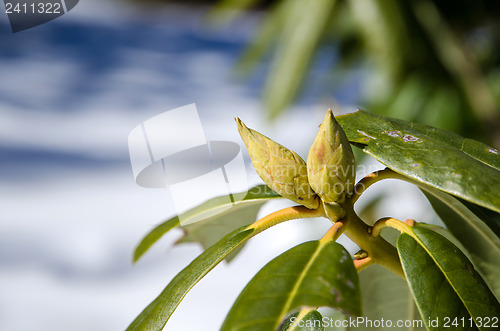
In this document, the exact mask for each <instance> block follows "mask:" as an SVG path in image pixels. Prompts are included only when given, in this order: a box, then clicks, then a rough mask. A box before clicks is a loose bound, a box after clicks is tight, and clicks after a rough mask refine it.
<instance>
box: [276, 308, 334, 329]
mask: <svg viewBox="0 0 500 331" xmlns="http://www.w3.org/2000/svg"><path fill="white" fill-rule="evenodd" d="M323 330H325V328H324V327H323V316H322V315H321V313H320V312H319V311H317V310H316V309H313V308H303V309H301V310H299V311H298V312H296V313H293V314H291V315H290V316H288V317H287V318H286V320H285V322H284V323H283V325H282V326H281V328H280V330H279V331H323Z"/></svg>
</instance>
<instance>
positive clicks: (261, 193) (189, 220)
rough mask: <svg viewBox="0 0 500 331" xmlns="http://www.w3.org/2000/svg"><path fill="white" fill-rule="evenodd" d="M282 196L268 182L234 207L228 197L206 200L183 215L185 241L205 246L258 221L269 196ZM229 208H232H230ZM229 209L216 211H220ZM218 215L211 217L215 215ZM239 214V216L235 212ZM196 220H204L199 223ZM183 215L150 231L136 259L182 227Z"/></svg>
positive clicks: (251, 190)
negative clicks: (258, 216)
mask: <svg viewBox="0 0 500 331" xmlns="http://www.w3.org/2000/svg"><path fill="white" fill-rule="evenodd" d="M276 198H281V196H280V195H278V194H277V193H275V192H274V191H272V190H271V189H269V188H268V187H267V186H266V185H258V186H255V187H253V188H252V189H250V190H249V191H248V193H247V195H246V196H245V198H244V199H242V200H239V201H236V202H235V203H234V206H233V207H231V203H230V202H228V199H227V196H223V197H217V198H213V199H210V200H208V201H206V202H205V203H203V204H201V205H199V206H198V207H195V208H193V209H191V210H189V211H187V212H186V213H184V214H183V215H182V216H181V219H182V220H183V223H186V225H184V226H183V229H184V231H185V234H186V239H181V240H180V242H184V241H197V242H199V243H201V245H202V246H203V248H208V247H210V246H212V245H213V244H214V243H216V242H217V241H218V240H219V239H220V238H222V237H223V236H224V235H225V234H227V233H229V232H231V231H233V230H234V229H236V228H238V227H240V226H243V225H247V224H250V223H252V222H254V221H255V218H256V216H257V213H258V211H259V209H260V208H261V207H262V205H263V204H264V203H266V202H267V201H268V200H269V199H276ZM228 207H231V208H229V209H228ZM220 209H226V210H225V211H223V212H220V213H218V214H216V212H217V210H220ZM214 214H216V215H215V216H211V215H214ZM236 214H237V215H238V216H237V217H235V215H236ZM193 220H200V221H198V222H196V221H193ZM179 225H180V223H179V217H177V216H176V217H173V218H171V219H169V220H167V221H165V222H163V223H161V224H160V225H158V226H157V227H155V228H154V229H153V230H152V231H151V232H150V233H148V234H147V235H146V236H145V237H144V238H143V239H142V240H141V242H140V243H139V245H138V246H137V248H136V249H135V251H134V262H135V261H137V260H138V259H139V258H140V257H141V256H142V255H143V254H144V253H145V252H146V251H147V250H148V249H149V248H150V247H151V246H152V245H153V244H154V243H155V242H156V241H158V240H159V239H160V238H161V237H162V236H163V235H164V234H165V233H167V232H168V231H170V230H171V229H173V228H175V227H177V226H179Z"/></svg>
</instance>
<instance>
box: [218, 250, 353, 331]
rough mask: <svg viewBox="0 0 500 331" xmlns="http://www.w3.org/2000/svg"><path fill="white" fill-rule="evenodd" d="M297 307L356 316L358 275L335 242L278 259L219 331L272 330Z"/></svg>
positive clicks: (257, 279)
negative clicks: (335, 311) (319, 308)
mask: <svg viewBox="0 0 500 331" xmlns="http://www.w3.org/2000/svg"><path fill="white" fill-rule="evenodd" d="M301 306H310V307H320V306H326V307H332V308H336V309H340V310H342V311H344V312H346V313H348V314H352V315H360V313H361V301H360V292H359V281H358V274H357V272H356V269H355V268H354V264H353V263H352V259H351V257H350V255H349V253H348V252H347V251H346V250H345V249H344V248H343V247H342V246H341V245H339V244H337V243H335V242H333V241H322V240H321V241H310V242H306V243H303V244H301V245H298V246H295V247H294V248H292V249H290V250H288V251H286V252H285V253H283V254H281V255H280V256H278V257H277V258H275V259H274V260H272V261H271V262H269V263H268V264H267V265H266V266H265V267H264V268H262V269H261V270H260V271H259V272H258V273H257V274H256V275H255V276H254V278H253V279H252V280H251V281H250V282H249V283H248V284H247V286H246V287H245V289H244V290H243V291H242V292H241V293H240V295H239V297H238V299H236V302H235V303H234V305H233V307H232V308H231V311H230V312H229V314H228V315H227V317H226V320H225V321H224V324H223V326H222V330H224V331H228V330H247V331H250V330H259V331H260V330H276V329H277V328H278V326H279V325H280V324H281V322H282V320H283V318H284V317H285V316H286V314H287V313H289V312H290V311H293V310H295V309H299V308H300V307H301Z"/></svg>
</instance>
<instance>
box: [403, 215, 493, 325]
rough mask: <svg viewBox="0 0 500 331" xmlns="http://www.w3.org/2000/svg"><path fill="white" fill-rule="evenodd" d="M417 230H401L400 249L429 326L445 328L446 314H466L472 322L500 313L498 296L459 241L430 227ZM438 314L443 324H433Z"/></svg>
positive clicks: (414, 294)
mask: <svg viewBox="0 0 500 331" xmlns="http://www.w3.org/2000/svg"><path fill="white" fill-rule="evenodd" d="M413 231H414V235H415V238H412V237H411V236H410V235H409V234H406V233H403V234H401V236H400V237H399V239H398V252H399V256H400V259H401V262H402V265H403V269H404V271H405V275H406V278H407V280H408V283H409V284H410V288H411V290H412V293H413V296H414V298H415V301H416V303H417V306H418V308H419V310H420V313H421V315H422V317H423V320H424V323H426V324H427V328H428V329H442V326H443V323H444V320H445V318H446V317H448V318H450V317H451V318H455V317H456V318H458V319H461V318H462V317H463V318H464V319H465V320H466V321H468V323H470V321H469V318H470V317H472V318H474V319H475V320H477V319H478V318H484V317H486V316H489V317H493V316H500V304H499V303H498V301H497V299H496V298H495V296H494V295H493V293H491V291H490V290H489V288H488V286H487V285H486V284H485V282H484V281H483V279H482V278H481V276H480V275H479V274H478V273H477V271H476V270H475V269H474V267H473V265H472V263H471V262H470V261H469V260H468V259H467V257H466V256H465V255H464V254H463V253H462V252H461V251H460V250H459V249H458V248H457V247H456V246H455V245H453V244H452V243H451V242H450V241H448V240H447V239H446V238H444V237H443V236H441V235H439V234H437V233H436V232H434V231H432V230H430V229H428V228H426V227H421V226H418V225H417V226H415V227H414V228H413ZM415 239H416V240H415ZM436 318H437V319H438V321H439V323H440V324H439V326H440V328H439V327H438V328H434V327H433V326H432V325H429V321H430V320H434V319H436ZM466 329H467V330H470V329H476V328H475V326H470V327H468V328H466Z"/></svg>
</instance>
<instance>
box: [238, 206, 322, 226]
mask: <svg viewBox="0 0 500 331" xmlns="http://www.w3.org/2000/svg"><path fill="white" fill-rule="evenodd" d="M313 217H325V213H324V211H323V209H322V208H318V209H309V208H306V207H304V206H293V207H288V208H285V209H281V210H278V211H275V212H274V213H271V214H269V215H267V216H264V217H263V218H261V219H260V220H258V221H255V222H254V223H253V224H250V225H249V226H248V229H255V230H256V231H258V232H262V231H264V230H266V229H269V228H270V227H271V226H274V225H276V224H278V223H282V222H285V221H289V220H295V219H299V218H313Z"/></svg>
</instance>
